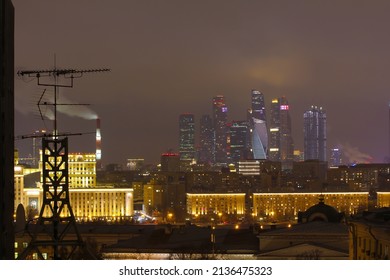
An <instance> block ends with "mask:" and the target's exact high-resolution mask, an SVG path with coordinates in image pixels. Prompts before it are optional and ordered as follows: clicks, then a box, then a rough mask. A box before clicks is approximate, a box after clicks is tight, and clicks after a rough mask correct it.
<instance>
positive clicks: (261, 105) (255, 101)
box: [251, 90, 267, 121]
mask: <svg viewBox="0 0 390 280" xmlns="http://www.w3.org/2000/svg"><path fill="white" fill-rule="evenodd" d="M251 100H252V102H251V104H252V118H255V119H258V120H262V121H266V120H267V119H266V115H265V102H264V95H263V94H262V93H261V92H260V91H258V90H252V95H251Z"/></svg>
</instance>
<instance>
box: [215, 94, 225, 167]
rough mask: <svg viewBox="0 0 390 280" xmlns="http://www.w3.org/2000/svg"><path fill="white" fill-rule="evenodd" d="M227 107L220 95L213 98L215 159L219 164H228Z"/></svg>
mask: <svg viewBox="0 0 390 280" xmlns="http://www.w3.org/2000/svg"><path fill="white" fill-rule="evenodd" d="M227 111H228V109H227V106H226V103H225V97H224V96H222V95H218V96H216V97H214V98H213V125H214V132H215V148H214V158H215V162H216V163H218V164H226V163H227V128H226V123H227Z"/></svg>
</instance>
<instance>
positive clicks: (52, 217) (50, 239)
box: [17, 67, 110, 260]
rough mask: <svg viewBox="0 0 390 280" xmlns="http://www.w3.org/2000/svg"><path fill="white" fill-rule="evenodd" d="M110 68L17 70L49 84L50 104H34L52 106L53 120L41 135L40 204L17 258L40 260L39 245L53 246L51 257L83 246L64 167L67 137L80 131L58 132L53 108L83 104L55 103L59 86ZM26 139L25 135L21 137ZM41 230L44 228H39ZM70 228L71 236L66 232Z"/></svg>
mask: <svg viewBox="0 0 390 280" xmlns="http://www.w3.org/2000/svg"><path fill="white" fill-rule="evenodd" d="M108 71H110V69H107V68H102V69H86V70H78V69H57V68H56V67H55V68H54V69H52V70H28V71H18V72H17V74H18V76H21V77H24V76H27V77H33V78H36V79H37V84H38V86H45V87H53V88H54V101H53V103H47V102H44V103H41V101H42V98H43V95H44V94H45V92H46V90H44V91H43V93H42V95H41V98H40V99H39V101H38V103H37V105H38V108H39V111H40V114H41V118H42V119H43V115H42V112H41V110H40V106H41V105H45V106H53V108H54V120H53V133H52V134H45V135H42V136H41V137H42V162H43V164H42V181H43V184H42V188H43V194H42V206H41V210H40V213H39V216H38V219H37V223H36V225H35V228H34V229H35V230H34V232H33V233H32V234H30V233H29V234H30V235H31V242H30V243H29V245H28V246H27V248H26V249H25V250H24V251H23V252H22V253H21V254H20V256H19V259H27V258H31V257H33V255H32V254H33V253H34V252H35V253H36V254H37V255H36V256H37V258H40V259H44V257H43V254H42V252H41V248H42V247H45V246H51V247H52V248H53V259H56V260H58V259H71V258H72V256H73V255H74V253H75V252H76V249H77V248H79V249H83V248H85V249H87V250H88V248H87V247H86V246H85V244H84V241H83V239H82V237H81V235H80V233H79V231H78V229H77V224H76V219H75V217H74V214H73V210H72V207H71V205H70V199H69V197H70V196H69V168H68V138H67V136H70V135H81V133H77V134H76V133H73V134H71V133H62V134H61V133H59V132H58V128H57V107H58V106H60V105H72V106H77V105H86V104H59V103H58V102H57V95H58V93H59V88H73V85H74V79H76V78H81V77H82V76H83V75H84V74H87V73H96V72H108ZM53 77H54V82H51V83H48V82H45V81H43V79H44V78H53ZM59 78H65V79H67V80H68V82H67V83H61V84H60V83H59V82H58V80H59ZM25 138H29V136H25ZM43 229H45V230H43ZM71 229H73V235H70V234H69V232H70V231H71ZM90 255H91V257H94V256H92V254H90Z"/></svg>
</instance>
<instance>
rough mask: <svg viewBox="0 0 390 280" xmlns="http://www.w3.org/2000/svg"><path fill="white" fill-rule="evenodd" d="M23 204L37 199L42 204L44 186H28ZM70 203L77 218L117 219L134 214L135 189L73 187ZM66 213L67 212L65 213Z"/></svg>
mask: <svg viewBox="0 0 390 280" xmlns="http://www.w3.org/2000/svg"><path fill="white" fill-rule="evenodd" d="M24 192H25V193H24V202H23V205H30V204H31V201H37V204H38V205H39V207H38V210H39V209H40V208H41V205H42V188H39V189H37V188H28V189H27V188H26V189H25V190H24ZM69 196H70V205H71V207H72V210H73V214H74V216H75V217H76V219H80V220H95V219H99V218H102V219H104V220H116V219H120V218H124V217H130V216H132V215H133V189H131V188H113V187H105V188H103V187H101V188H91V189H84V188H73V189H69ZM64 214H66V213H64Z"/></svg>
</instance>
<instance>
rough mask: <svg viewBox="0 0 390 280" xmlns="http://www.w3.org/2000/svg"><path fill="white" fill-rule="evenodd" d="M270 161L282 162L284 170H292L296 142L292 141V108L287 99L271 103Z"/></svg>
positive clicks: (279, 99) (283, 98)
mask: <svg viewBox="0 0 390 280" xmlns="http://www.w3.org/2000/svg"><path fill="white" fill-rule="evenodd" d="M269 133H270V137H269V139H270V145H269V159H270V160H272V161H280V162H281V163H282V168H283V169H292V163H293V161H294V142H293V139H292V129H291V118H290V106H289V104H288V101H287V99H286V98H285V97H280V98H275V99H273V100H272V103H271V118H270V128H269Z"/></svg>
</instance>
